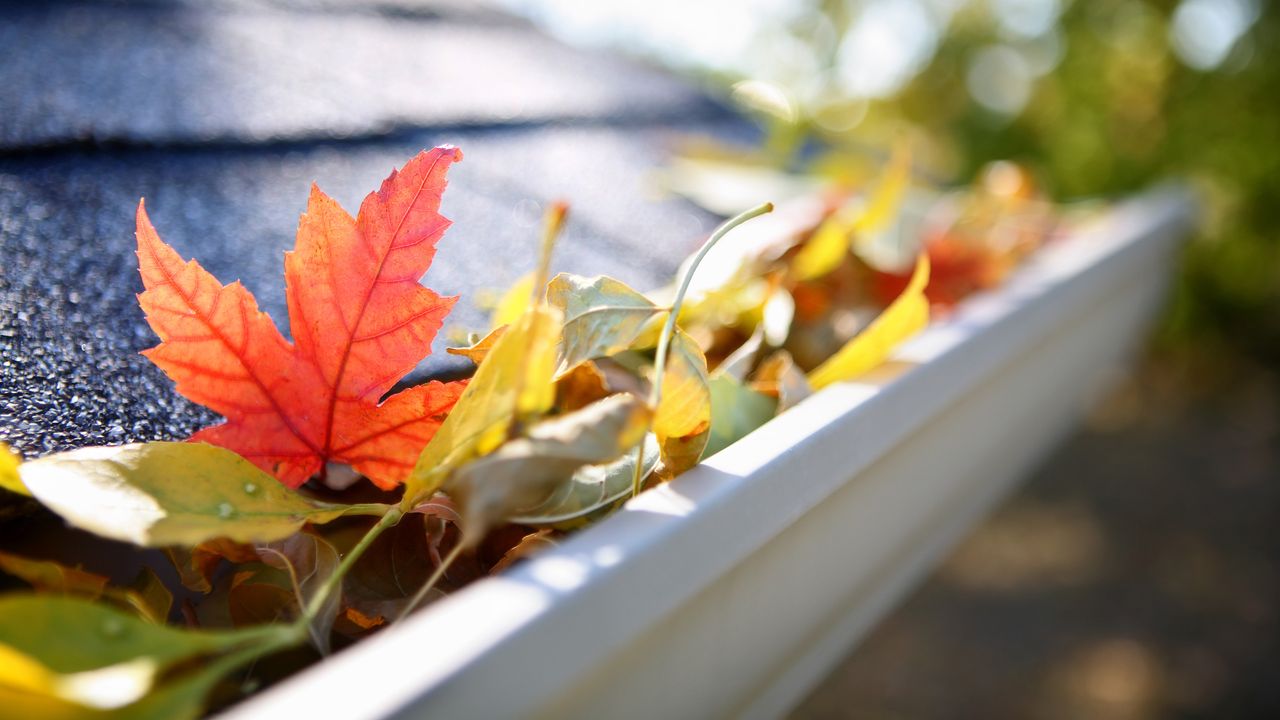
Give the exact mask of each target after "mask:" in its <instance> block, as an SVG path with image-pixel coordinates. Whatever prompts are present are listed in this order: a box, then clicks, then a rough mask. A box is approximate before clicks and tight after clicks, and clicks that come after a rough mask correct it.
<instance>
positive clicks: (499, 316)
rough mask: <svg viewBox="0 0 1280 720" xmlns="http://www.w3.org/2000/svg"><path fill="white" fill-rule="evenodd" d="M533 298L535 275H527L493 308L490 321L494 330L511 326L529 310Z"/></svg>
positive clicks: (517, 281)
mask: <svg viewBox="0 0 1280 720" xmlns="http://www.w3.org/2000/svg"><path fill="white" fill-rule="evenodd" d="M532 298H533V273H526V274H525V275H524V276H523V277H521V278H520V279H519V280H516V281H515V284H513V285H512V286H511V288H510V289H508V290H507V292H506V293H504V294H503V296H502V298H501V299H500V300H498V304H497V305H495V306H494V308H493V316H492V318H491V319H490V321H489V326H490V327H492V328H495V329H496V328H500V327H502V326H503V325H510V324H511V323H513V322H515V321H516V320H518V319H519V318H520V316H521V315H523V314H524V311H525V310H528V309H529V305H530V303H531V300H532Z"/></svg>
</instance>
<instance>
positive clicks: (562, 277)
mask: <svg viewBox="0 0 1280 720" xmlns="http://www.w3.org/2000/svg"><path fill="white" fill-rule="evenodd" d="M547 302H548V303H549V304H551V305H552V306H553V307H557V308H559V309H560V310H561V311H562V312H563V313H564V332H563V334H562V336H561V341H560V348H559V357H558V362H557V366H556V374H557V375H563V374H564V373H566V372H568V371H569V370H571V369H573V368H574V367H576V366H577V365H578V364H579V363H581V362H584V361H586V360H591V359H593V358H598V357H605V356H608V355H614V354H616V353H619V352H622V351H623V350H626V349H628V348H630V347H631V346H632V344H634V343H635V341H636V338H637V337H638V336H639V335H640V331H641V330H642V329H643V328H644V326H645V323H647V322H649V321H650V320H651V319H652V318H654V317H655V316H656V315H658V314H659V313H661V312H662V310H661V309H660V308H658V307H656V306H655V305H654V304H653V303H652V302H650V301H649V299H648V298H646V297H645V296H644V295H642V294H640V293H638V292H636V291H635V290H632V289H631V288H629V287H627V286H626V285H625V284H623V283H621V282H619V281H617V280H614V279H613V278H610V277H604V276H600V277H594V278H586V277H582V276H580V275H570V274H568V273H561V274H559V275H557V276H556V277H555V278H553V279H552V280H551V282H550V284H548V286H547Z"/></svg>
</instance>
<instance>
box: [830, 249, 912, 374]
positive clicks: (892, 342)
mask: <svg viewBox="0 0 1280 720" xmlns="http://www.w3.org/2000/svg"><path fill="white" fill-rule="evenodd" d="M928 284H929V257H928V256H927V255H924V254H921V255H920V257H919V258H918V259H917V260H916V269H915V271H914V272H913V273H912V274H911V281H910V282H909V283H908V284H907V287H906V289H905V290H903V291H902V294H901V295H899V296H898V298H897V299H896V300H894V301H893V302H892V303H890V305H889V307H887V308H885V310H884V312H882V313H880V316H879V317H877V318H876V319H875V320H874V321H873V322H872V323H871V324H870V325H868V326H867V328H866V329H865V330H863V331H862V332H860V333H858V335H857V336H855V337H854V338H853V339H852V340H850V341H849V342H848V343H847V344H845V346H844V347H843V348H841V349H840V351H839V352H837V353H836V354H835V355H833V356H831V358H829V359H828V360H827V361H826V362H824V363H822V364H821V365H819V366H818V367H817V368H815V369H814V370H813V372H811V373H809V382H810V384H812V385H813V387H814V389H815V390H820V389H822V388H824V387H826V386H827V385H830V384H831V383H834V382H839V381H841V380H848V379H850V378H853V377H856V376H858V375H861V374H862V373H864V372H866V371H868V370H870V369H872V368H874V367H875V366H877V365H879V364H880V363H882V362H884V360H885V358H887V357H889V353H890V352H892V351H893V348H894V347H896V346H897V345H898V344H899V343H901V342H902V341H903V340H906V339H907V338H909V337H911V336H912V335H914V334H915V333H917V332H919V331H920V329H921V328H923V327H924V326H925V325H926V324H928V322H929V301H928V299H926V298H925V294H924V290H925V287H926V286H927V285H928Z"/></svg>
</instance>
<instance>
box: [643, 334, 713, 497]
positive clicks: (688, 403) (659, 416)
mask: <svg viewBox="0 0 1280 720" xmlns="http://www.w3.org/2000/svg"><path fill="white" fill-rule="evenodd" d="M710 429H711V386H710V384H709V381H708V379H707V358H706V356H704V355H703V354H702V349H701V348H699V347H698V344H697V343H695V342H694V341H693V338H690V337H689V336H688V335H687V334H686V333H685V332H684V331H683V330H681V329H679V328H676V330H675V333H674V334H673V335H672V337H671V348H670V354H669V355H668V356H667V365H666V370H665V371H664V372H663V379H662V395H661V397H660V398H659V400H658V407H657V410H656V412H655V413H654V417H653V433H654V434H655V435H657V436H658V444H659V447H660V448H661V449H662V463H663V466H664V471H665V473H666V474H667V475H668V476H672V475H675V474H677V473H680V472H683V471H684V470H687V469H689V468H691V467H693V466H694V465H696V464H698V460H699V458H701V457H702V452H703V450H705V449H706V446H707V439H708V436H709V431H710Z"/></svg>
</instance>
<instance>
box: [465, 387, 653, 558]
mask: <svg viewBox="0 0 1280 720" xmlns="http://www.w3.org/2000/svg"><path fill="white" fill-rule="evenodd" d="M649 420H650V412H649V408H648V406H647V405H645V403H644V402H643V401H642V400H640V399H639V398H637V397H635V396H634V395H631V394H628V393H619V394H617V395H611V396H609V397H607V398H605V399H603V400H600V401H597V402H595V403H592V404H591V405H588V406H587V407H585V408H582V409H581V410H577V411H574V412H571V413H566V414H564V415H561V416H559V417H556V418H553V419H551V420H544V421H542V422H540V423H538V424H536V425H533V426H532V427H530V428H529V430H528V432H527V434H526V436H525V437H520V438H516V439H515V440H511V441H510V442H507V443H506V444H504V445H503V446H502V447H500V448H498V449H497V450H495V451H494V452H493V453H491V454H489V455H487V456H485V457H482V458H480V459H478V460H475V461H473V462H470V463H468V464H466V465H464V466H462V467H461V468H459V469H458V471H457V472H455V473H454V474H453V475H452V476H451V477H450V478H449V480H448V482H447V483H446V484H445V486H444V490H445V491H446V492H447V493H449V496H450V497H452V498H453V499H454V501H455V502H457V504H458V507H459V509H460V511H461V514H462V520H463V530H464V541H466V542H477V541H479V540H480V538H481V537H483V535H484V533H485V531H486V530H487V529H488V528H490V527H492V526H493V524H495V523H497V522H501V521H503V520H507V519H509V518H511V517H512V516H516V515H521V516H522V515H524V514H525V511H526V510H528V509H530V508H534V507H538V506H539V505H540V504H541V503H543V502H544V501H546V499H547V498H548V496H549V495H551V494H552V493H554V492H555V490H556V488H557V487H558V486H560V485H561V484H564V483H568V482H570V481H571V478H572V477H573V474H574V473H575V472H577V470H578V469H579V468H581V467H582V466H583V465H595V464H599V463H606V462H612V461H613V460H615V459H617V458H618V457H619V456H621V455H622V454H623V453H624V452H626V451H627V450H629V449H631V448H634V447H635V446H636V445H637V444H639V443H640V441H641V440H642V439H643V438H644V435H645V432H646V430H647V428H648V425H649Z"/></svg>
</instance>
